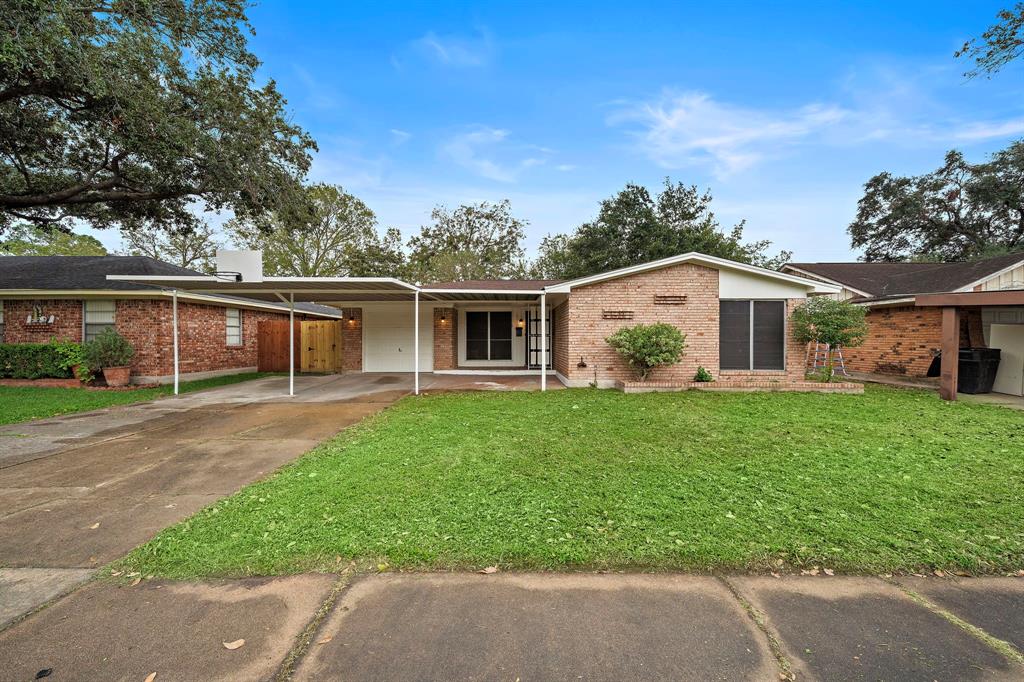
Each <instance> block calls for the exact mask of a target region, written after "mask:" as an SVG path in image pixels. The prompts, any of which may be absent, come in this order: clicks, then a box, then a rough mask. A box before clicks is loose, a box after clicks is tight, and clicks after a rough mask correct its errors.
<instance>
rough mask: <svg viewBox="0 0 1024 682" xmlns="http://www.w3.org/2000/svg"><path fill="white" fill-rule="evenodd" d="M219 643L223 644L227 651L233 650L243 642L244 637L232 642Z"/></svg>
mask: <svg viewBox="0 0 1024 682" xmlns="http://www.w3.org/2000/svg"><path fill="white" fill-rule="evenodd" d="M221 644H223V645H224V648H225V649H227V650H228V651H234V650H235V649H238V648H239V647H241V646H242V645H243V644H245V640H244V639H236V640H235V641H233V642H221Z"/></svg>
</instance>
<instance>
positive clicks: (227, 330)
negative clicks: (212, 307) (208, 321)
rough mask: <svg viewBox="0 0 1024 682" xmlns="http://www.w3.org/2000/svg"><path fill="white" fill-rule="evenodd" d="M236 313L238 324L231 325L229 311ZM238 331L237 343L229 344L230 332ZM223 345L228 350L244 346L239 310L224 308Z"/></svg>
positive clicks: (240, 312)
mask: <svg viewBox="0 0 1024 682" xmlns="http://www.w3.org/2000/svg"><path fill="white" fill-rule="evenodd" d="M232 310H233V311H235V312H236V313H238V324H237V325H232V324H231V311H232ZM236 327H237V329H238V342H237V343H232V342H231V330H232V329H234V328H236ZM224 345H225V346H227V347H228V348H240V347H242V346H244V345H245V335H244V334H243V331H242V309H241V308H224Z"/></svg>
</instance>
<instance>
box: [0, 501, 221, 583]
mask: <svg viewBox="0 0 1024 682" xmlns="http://www.w3.org/2000/svg"><path fill="white" fill-rule="evenodd" d="M221 497H223V495H219V494H213V495H149V496H145V497H143V498H141V499H139V498H136V499H127V498H123V497H99V496H96V495H90V496H88V497H85V498H81V499H74V500H61V501H58V502H56V503H54V504H48V505H40V506H37V507H32V508H31V509H27V510H25V511H23V512H18V513H17V514H11V515H10V516H7V517H5V518H4V519H3V522H2V523H0V560H2V561H3V563H4V565H6V566H14V567H32V566H38V567H48V568H93V567H96V566H100V565H102V564H105V563H107V562H110V561H113V560H114V559H117V558H119V557H121V556H124V555H125V554H126V553H127V552H128V551H129V550H131V549H132V548H133V547H135V546H136V545H140V544H142V543H143V542H145V541H147V540H149V539H150V538H151V537H153V536H154V535H156V534H157V533H158V532H159V531H161V530H163V529H164V528H166V527H167V526H169V525H171V524H173V523H175V522H177V521H179V520H181V519H183V518H185V517H186V516H188V515H190V514H192V513H195V512H196V511H198V510H200V509H202V508H203V507H205V506H207V505H210V504H213V503H214V502H215V501H217V500H218V499H220V498H221ZM96 524H99V525H98V526H96V527H95V528H93V526H94V525H96Z"/></svg>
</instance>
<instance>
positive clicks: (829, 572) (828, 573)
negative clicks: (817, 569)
mask: <svg viewBox="0 0 1024 682" xmlns="http://www.w3.org/2000/svg"><path fill="white" fill-rule="evenodd" d="M835 574H836V572H835V571H833V570H832V569H831V568H826V569H825V575H835Z"/></svg>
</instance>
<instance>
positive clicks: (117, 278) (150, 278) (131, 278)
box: [107, 274, 418, 291]
mask: <svg viewBox="0 0 1024 682" xmlns="http://www.w3.org/2000/svg"><path fill="white" fill-rule="evenodd" d="M107 280H108V281H111V282H139V280H143V282H144V283H149V282H167V283H169V284H170V283H173V282H210V283H211V284H213V283H216V284H244V283H245V281H244V280H243V281H242V282H233V281H232V280H228V279H224V278H223V277H217V276H216V275H180V276H179V275H142V274H139V275H107ZM262 282H270V283H272V284H273V283H279V284H288V283H296V284H302V283H305V282H320V283H324V284H330V283H337V284H351V283H360V284H363V283H365V284H398V285H400V286H402V287H404V288H406V289H408V290H409V291H415V290H416V289H417V288H418V287H417V286H416V285H415V284H409V283H408V282H404V281H402V280H400V279H397V278H395V277H264V278H263V279H262V280H259V281H255V280H253V281H250V282H249V283H250V284H260V283H262ZM294 291H300V289H295V290H294Z"/></svg>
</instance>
